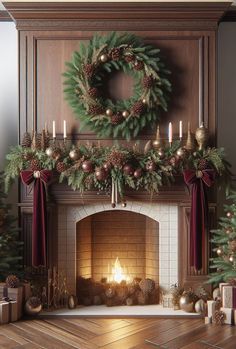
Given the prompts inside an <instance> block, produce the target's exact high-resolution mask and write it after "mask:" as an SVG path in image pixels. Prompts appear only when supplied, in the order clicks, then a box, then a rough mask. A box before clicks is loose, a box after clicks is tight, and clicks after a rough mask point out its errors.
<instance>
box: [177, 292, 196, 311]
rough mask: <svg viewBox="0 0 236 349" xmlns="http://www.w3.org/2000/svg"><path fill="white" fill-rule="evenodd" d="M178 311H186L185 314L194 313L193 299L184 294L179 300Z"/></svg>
mask: <svg viewBox="0 0 236 349" xmlns="http://www.w3.org/2000/svg"><path fill="white" fill-rule="evenodd" d="M179 305H180V309H181V310H184V311H186V312H187V313H192V312H193V311H194V301H193V299H192V298H191V297H190V296H189V295H188V294H187V293H185V292H184V294H183V295H182V296H181V297H180V300H179Z"/></svg>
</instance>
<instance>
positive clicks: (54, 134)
mask: <svg viewBox="0 0 236 349" xmlns="http://www.w3.org/2000/svg"><path fill="white" fill-rule="evenodd" d="M52 138H56V121H53V122H52Z"/></svg>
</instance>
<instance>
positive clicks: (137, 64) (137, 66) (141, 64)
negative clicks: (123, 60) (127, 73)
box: [134, 61, 144, 70]
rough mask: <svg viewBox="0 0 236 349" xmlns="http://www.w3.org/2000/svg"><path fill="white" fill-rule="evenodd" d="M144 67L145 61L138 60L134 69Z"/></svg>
mask: <svg viewBox="0 0 236 349" xmlns="http://www.w3.org/2000/svg"><path fill="white" fill-rule="evenodd" d="M143 68H144V63H143V61H136V62H135V63H134V69H135V70H143Z"/></svg>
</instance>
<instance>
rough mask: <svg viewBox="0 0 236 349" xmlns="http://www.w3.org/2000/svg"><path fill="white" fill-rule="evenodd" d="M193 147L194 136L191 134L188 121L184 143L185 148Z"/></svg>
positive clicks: (191, 148)
mask: <svg viewBox="0 0 236 349" xmlns="http://www.w3.org/2000/svg"><path fill="white" fill-rule="evenodd" d="M194 148H195V144H194V137H193V134H192V133H191V126H190V122H188V136H187V141H186V144H185V149H187V150H193V149H194Z"/></svg>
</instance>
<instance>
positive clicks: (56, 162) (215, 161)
mask: <svg viewBox="0 0 236 349" xmlns="http://www.w3.org/2000/svg"><path fill="white" fill-rule="evenodd" d="M179 147H180V143H179V142H175V143H174V144H173V145H172V146H171V147H169V146H168V147H166V148H164V149H163V150H162V154H160V152H159V151H158V150H154V149H151V150H149V151H147V152H146V153H142V152H140V151H137V150H136V149H127V148H122V147H118V146H113V147H112V148H110V147H101V146H85V145H80V146H78V147H76V146H73V147H72V148H71V147H68V148H67V147H65V146H62V147H61V148H60V147H59V146H54V148H53V149H54V150H53V153H52V156H51V157H50V156H47V155H46V153H45V152H44V151H42V150H37V149H34V150H32V148H27V147H22V146H17V147H13V148H11V152H10V153H9V154H8V155H7V159H8V164H7V166H6V168H5V185H6V191H7V190H8V189H9V186H10V183H11V182H12V181H13V180H14V179H15V178H17V177H18V176H19V173H20V171H22V170H25V169H31V170H35V164H37V169H49V170H54V171H55V173H58V175H59V182H63V181H67V183H68V185H69V186H70V187H71V188H72V189H73V190H79V191H81V192H84V191H86V190H91V189H93V190H94V189H95V190H98V191H105V192H106V191H107V192H109V191H110V188H111V183H112V180H115V181H116V182H117V183H118V189H119V193H120V195H121V196H123V195H124V192H125V188H130V189H133V190H140V189H143V190H147V191H148V192H150V193H152V194H153V193H156V192H158V190H159V188H160V186H162V185H169V184H171V183H172V182H173V181H174V180H175V176H176V175H177V176H178V175H182V173H183V170H184V169H189V168H191V169H196V170H203V169H204V168H213V169H214V170H215V172H216V174H217V178H223V179H224V180H226V179H227V178H229V176H230V172H229V164H228V163H227V162H226V161H225V157H224V152H223V149H222V148H220V149H216V148H207V149H206V150H203V151H202V150H201V151H194V152H189V151H185V152H184V156H182V157H180V156H178V155H177V154H178V152H177V150H178V149H179ZM72 151H74V152H76V154H77V155H78V156H77V157H76V159H74V158H72V157H71V156H70V154H71V152H72ZM54 153H55V154H54ZM55 155H56V156H55ZM203 166H204V168H203Z"/></svg>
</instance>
